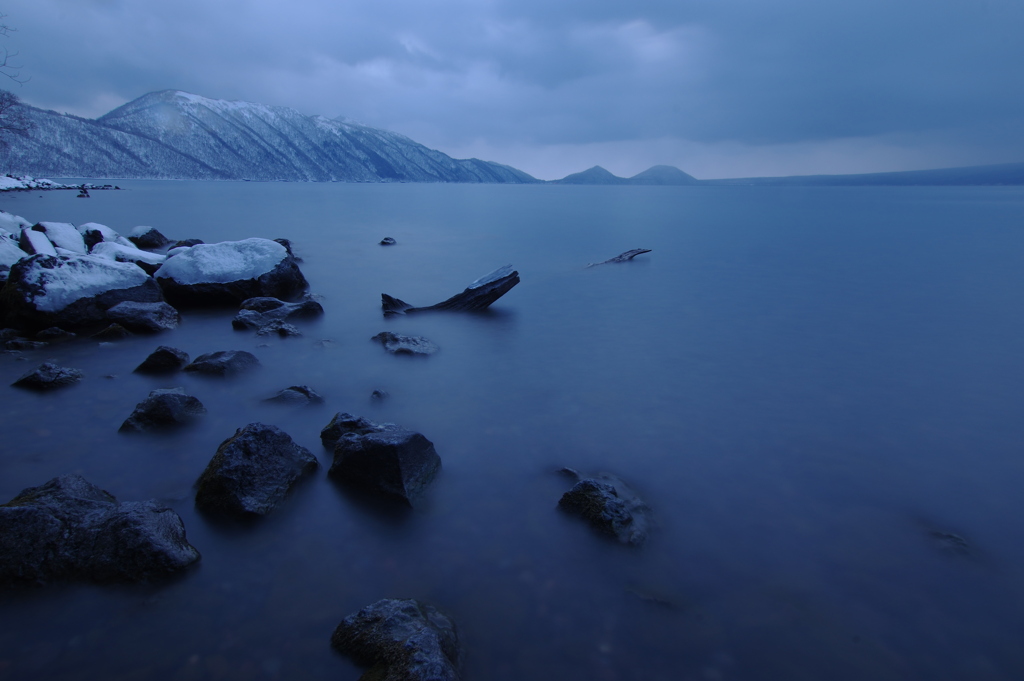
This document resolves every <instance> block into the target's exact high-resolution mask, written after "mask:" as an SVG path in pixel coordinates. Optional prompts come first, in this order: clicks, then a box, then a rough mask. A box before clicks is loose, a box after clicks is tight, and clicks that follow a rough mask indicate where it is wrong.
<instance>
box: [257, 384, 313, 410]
mask: <svg viewBox="0 0 1024 681" xmlns="http://www.w3.org/2000/svg"><path fill="white" fill-rule="evenodd" d="M263 401H264V402H278V403H280V404H294V405H302V404H319V403H322V402H323V401H324V398H323V397H322V396H321V395H320V394H319V393H317V392H316V391H315V390H313V389H312V388H310V387H309V386H308V385H293V386H292V387H290V388H285V389H284V390H282V391H280V392H279V393H277V394H276V395H274V396H273V397H268V398H267V399H265V400H263Z"/></svg>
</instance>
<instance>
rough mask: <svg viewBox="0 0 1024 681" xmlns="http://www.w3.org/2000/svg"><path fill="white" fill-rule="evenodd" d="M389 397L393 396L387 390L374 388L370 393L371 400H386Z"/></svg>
mask: <svg viewBox="0 0 1024 681" xmlns="http://www.w3.org/2000/svg"><path fill="white" fill-rule="evenodd" d="M389 397H391V395H390V394H389V393H388V392H387V391H386V390H374V391H373V392H372V393H370V399H371V400H386V399H387V398H389Z"/></svg>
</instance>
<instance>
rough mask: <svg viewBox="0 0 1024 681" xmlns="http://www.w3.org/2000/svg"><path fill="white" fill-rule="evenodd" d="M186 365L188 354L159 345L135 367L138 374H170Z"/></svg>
mask: <svg viewBox="0 0 1024 681" xmlns="http://www.w3.org/2000/svg"><path fill="white" fill-rule="evenodd" d="M186 364H188V353H187V352H184V351H182V350H179V349H178V348H172V347H168V346H166V345H161V346H160V347H158V348H157V349H156V350H154V351H153V352H152V353H151V354H150V355H149V357H147V358H146V359H144V360H143V361H142V364H140V365H139V366H137V367H135V373H139V374H172V373H174V372H175V371H180V370H181V369H183V368H184V367H185V365H186Z"/></svg>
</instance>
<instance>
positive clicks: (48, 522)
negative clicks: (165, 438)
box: [0, 475, 199, 584]
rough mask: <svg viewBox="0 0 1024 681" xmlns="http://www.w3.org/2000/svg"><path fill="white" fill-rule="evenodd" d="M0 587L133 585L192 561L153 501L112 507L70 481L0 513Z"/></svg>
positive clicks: (170, 516) (168, 516)
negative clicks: (55, 583)
mask: <svg viewBox="0 0 1024 681" xmlns="http://www.w3.org/2000/svg"><path fill="white" fill-rule="evenodd" d="M0 547H2V548H3V550H2V551H0V583H4V584H18V583H21V584H24V583H37V584H39V583H45V582H50V581H56V580H78V581H83V580H84V581H94V582H136V581H142V580H146V579H151V578H156V577H162V576H165V575H168V574H171V573H173V572H177V571H179V570H182V569H184V568H186V567H188V566H189V565H191V564H192V563H194V562H196V561H197V560H199V552H198V551H196V550H195V548H194V547H193V546H192V545H190V544H189V543H188V541H187V540H186V538H185V526H184V525H183V524H182V522H181V518H179V517H178V515H177V514H176V513H175V512H174V511H172V510H171V509H169V508H166V507H164V506H162V505H161V504H158V503H157V502H156V501H152V500H151V501H129V502H123V503H118V501H117V499H115V498H114V497H113V496H112V495H111V494H109V493H108V492H105V491H103V490H102V489H100V488H99V487H96V486H95V485H93V484H90V483H89V482H87V481H86V480H85V479H84V478H82V477H81V476H78V475H67V476H63V477H59V478H54V479H52V480H50V481H49V482H47V483H46V484H44V485H41V486H39V487H30V488H29V489H26V490H24V491H23V492H21V494H19V495H18V496H16V497H15V498H14V499H12V500H11V501H9V502H7V503H6V504H4V505H3V506H0Z"/></svg>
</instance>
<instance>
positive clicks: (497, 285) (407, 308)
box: [380, 265, 519, 315]
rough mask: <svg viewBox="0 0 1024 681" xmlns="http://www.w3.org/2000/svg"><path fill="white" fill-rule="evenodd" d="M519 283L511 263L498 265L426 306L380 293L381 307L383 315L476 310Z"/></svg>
mask: <svg viewBox="0 0 1024 681" xmlns="http://www.w3.org/2000/svg"><path fill="white" fill-rule="evenodd" d="M518 283H519V272H516V271H515V270H513V269H512V265H505V266H504V267H499V268H498V269H496V270H494V271H493V272H491V273H490V274H487V275H484V276H482V277H480V278H479V279H477V280H476V281H474V282H473V283H472V284H470V285H469V286H468V287H467V288H466V290H464V291H463V292H462V293H458V294H456V295H454V296H452V297H451V298H449V299H448V300H443V301H441V302H440V303H437V304H435V305H430V306H427V307H413V306H412V305H410V304H409V303H407V302H405V301H404V300H399V299H398V298H394V297H392V296H389V295H388V294H386V293H382V294H381V296H380V297H381V307H382V308H383V309H384V314H385V315H395V314H408V313H411V312H425V311H428V310H448V311H452V312H477V311H479V310H483V309H486V308H487V307H489V306H490V305H491V303H493V302H494V301H496V300H497V299H498V298H501V297H502V296H503V295H505V294H506V293H508V292H509V291H511V290H512V287H513V286H515V285H516V284H518Z"/></svg>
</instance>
